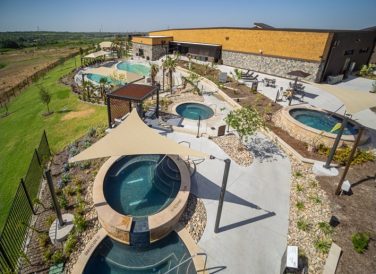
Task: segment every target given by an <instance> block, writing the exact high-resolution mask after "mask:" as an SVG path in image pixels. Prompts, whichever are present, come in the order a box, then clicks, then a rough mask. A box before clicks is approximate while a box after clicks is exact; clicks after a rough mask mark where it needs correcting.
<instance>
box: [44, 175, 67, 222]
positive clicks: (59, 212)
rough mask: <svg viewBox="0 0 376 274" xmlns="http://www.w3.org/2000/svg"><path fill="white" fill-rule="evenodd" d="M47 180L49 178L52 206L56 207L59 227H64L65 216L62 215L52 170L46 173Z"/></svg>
mask: <svg viewBox="0 0 376 274" xmlns="http://www.w3.org/2000/svg"><path fill="white" fill-rule="evenodd" d="M46 178H47V184H48V188H49V189H50V193H51V198H52V204H53V205H54V208H55V212H56V216H57V219H58V221H59V225H60V227H62V226H63V225H64V221H63V216H62V215H61V210H60V206H59V203H58V202H57V198H56V194H55V188H54V183H53V181H52V177H51V170H47V171H46Z"/></svg>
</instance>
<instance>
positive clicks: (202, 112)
mask: <svg viewBox="0 0 376 274" xmlns="http://www.w3.org/2000/svg"><path fill="white" fill-rule="evenodd" d="M176 112H177V113H178V114H179V115H180V116H182V117H184V118H188V119H191V120H198V119H199V118H200V119H201V120H205V119H209V118H210V117H212V116H213V115H214V111H213V110H212V109H211V108H210V107H208V106H205V105H203V104H198V103H184V104H181V105H178V106H177V108H176Z"/></svg>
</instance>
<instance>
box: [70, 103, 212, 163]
mask: <svg viewBox="0 0 376 274" xmlns="http://www.w3.org/2000/svg"><path fill="white" fill-rule="evenodd" d="M138 154H163V155H165V154H171V155H180V156H192V157H198V158H205V157H209V155H207V154H206V153H203V152H201V151H198V150H194V149H191V148H189V147H187V146H184V145H180V144H178V143H176V142H175V141H173V140H171V139H168V138H167V137H164V136H162V135H160V134H159V133H158V132H157V131H155V130H154V129H152V128H150V127H148V126H147V125H146V124H145V123H144V122H143V121H142V120H141V119H140V117H139V116H138V113H137V111H136V109H134V110H133V111H132V112H131V113H130V115H129V116H128V117H127V118H126V119H125V120H124V122H123V123H121V124H120V125H118V126H117V127H116V128H114V129H112V130H111V132H110V133H109V134H107V135H106V136H105V137H103V138H102V139H100V140H98V141H97V142H96V143H94V144H93V145H92V146H90V147H89V148H87V149H85V150H84V151H82V152H81V153H79V154H78V155H76V156H74V157H72V158H70V159H69V162H70V163H72V162H78V161H84V160H90V159H97V158H103V157H110V156H123V155H138Z"/></svg>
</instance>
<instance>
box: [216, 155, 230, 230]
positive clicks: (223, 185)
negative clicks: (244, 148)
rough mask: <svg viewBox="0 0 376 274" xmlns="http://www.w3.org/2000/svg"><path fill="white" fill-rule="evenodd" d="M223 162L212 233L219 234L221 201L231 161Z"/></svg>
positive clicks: (223, 196) (223, 197)
mask: <svg viewBox="0 0 376 274" xmlns="http://www.w3.org/2000/svg"><path fill="white" fill-rule="evenodd" d="M224 162H225V169H224V172H223V179H222V187H221V192H220V194H219V200H218V209H217V217H216V219H215V226H214V233H218V232H219V223H220V221H221V215H222V208H223V201H224V199H225V194H226V187H227V180H228V174H229V171H230V165H231V160H230V159H225V160H224Z"/></svg>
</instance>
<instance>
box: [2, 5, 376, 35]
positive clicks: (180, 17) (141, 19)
mask: <svg viewBox="0 0 376 274" xmlns="http://www.w3.org/2000/svg"><path fill="white" fill-rule="evenodd" d="M254 22H262V23H266V24H269V25H271V26H274V27H282V28H283V27H284V28H323V29H361V28H366V27H370V26H376V0H356V1H350V0H269V1H262V0H257V1H254V0H248V1H246V0H235V1H234V0H232V1H231V0H227V1H223V0H210V1H205V0H201V1H198V0H186V1H177V0H173V1H171V0H159V1H152V0H131V1H129V0H123V1H121V0H101V1H98V0H74V1H73V0H0V31H36V30H38V29H39V30H41V31H42V30H43V31H74V32H81V31H86V32H88V31H90V32H91V31H106V32H127V31H151V30H158V29H167V28H188V27H210V26H211V27H220V26H228V27H251V26H253V23H254Z"/></svg>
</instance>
